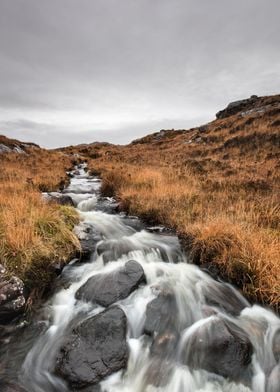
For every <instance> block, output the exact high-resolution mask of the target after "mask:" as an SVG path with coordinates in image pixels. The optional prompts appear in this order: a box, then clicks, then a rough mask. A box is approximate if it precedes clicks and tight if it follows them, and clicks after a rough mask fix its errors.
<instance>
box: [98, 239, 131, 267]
mask: <svg viewBox="0 0 280 392" xmlns="http://www.w3.org/2000/svg"><path fill="white" fill-rule="evenodd" d="M133 250H137V244H135V243H133V242H132V241H130V240H129V239H125V240H121V239H120V240H117V241H116V240H107V241H102V242H101V243H100V244H98V246H97V249H96V251H97V254H98V255H99V256H100V255H102V256H103V261H104V263H108V262H109V261H116V260H118V259H120V258H121V257H122V256H123V255H127V254H128V253H129V252H131V251H133Z"/></svg>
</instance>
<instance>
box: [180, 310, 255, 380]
mask: <svg viewBox="0 0 280 392" xmlns="http://www.w3.org/2000/svg"><path fill="white" fill-rule="evenodd" d="M252 354H253V346H252V344H251V342H250V340H249V338H248V336H247V334H246V333H245V332H244V331H243V330H242V329H241V328H240V327H238V326H236V325H235V324H234V323H232V322H230V321H228V320H224V319H222V318H220V317H217V316H212V317H211V318H209V320H208V321H207V322H205V323H204V324H202V325H201V326H200V327H198V328H197V329H196V330H195V331H194V332H193V333H192V335H191V336H190V337H188V340H187V342H186V346H185V349H184V350H183V354H182V358H183V361H184V362H185V363H186V364H187V365H188V366H191V367H193V368H195V369H199V368H201V369H205V370H207V371H208V372H211V373H215V374H219V375H220V376H223V377H226V378H230V379H233V380H237V381H240V380H242V379H243V378H246V374H247V372H248V371H249V370H250V366H249V365H250V363H251V357H252Z"/></svg>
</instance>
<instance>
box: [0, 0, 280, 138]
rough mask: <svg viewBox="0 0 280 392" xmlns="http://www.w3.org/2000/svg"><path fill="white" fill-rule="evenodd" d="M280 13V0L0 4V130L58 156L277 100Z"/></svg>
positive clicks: (16, 0) (14, 0) (19, 0)
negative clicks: (267, 97)
mask: <svg viewBox="0 0 280 392" xmlns="http://www.w3.org/2000/svg"><path fill="white" fill-rule="evenodd" d="M279 11H280V3H279V1H278V0H270V1H269V3H268V2H264V1H263V0H246V1H244V0H237V1H234V2H233V1H231V2H229V1H227V2H225V1H224V0H211V1H206V0H172V1H170V0H139V1H130V0H121V1H120V0H106V1H104V0H79V1H77V0H50V1H41V2H39V1H37V0H1V2H0V86H1V88H0V121H1V123H2V124H4V123H5V122H6V125H3V126H2V127H1V130H2V131H3V132H6V133H7V132H9V133H13V134H18V135H19V136H20V137H21V138H23V139H26V137H29V136H30V137H34V138H35V139H36V140H34V141H36V142H39V143H40V141H41V144H44V145H47V146H54V145H60V144H61V143H63V140H65V134H68V137H67V141H69V143H77V142H83V141H85V140H84V139H87V141H91V140H95V138H97V137H98V138H99V139H100V140H107V141H116V140H117V139H118V135H119V133H118V132H119V130H120V129H122V130H125V129H127V130H128V129H131V131H123V132H124V133H125V135H126V136H124V137H122V138H121V140H122V141H121V142H127V141H128V140H132V139H133V138H134V137H139V136H140V135H144V134H146V133H147V132H149V130H156V129H153V127H159V126H160V127H163V128H164V127H169V128H170V127H172V126H171V125H170V124H171V123H172V122H173V124H174V126H173V127H174V128H176V124H185V127H188V124H193V121H194V120H195V119H197V121H206V120H207V119H211V117H213V115H214V113H215V111H217V110H219V109H220V108H221V107H223V106H224V105H225V104H227V103H228V102H229V101H230V100H233V99H239V98H242V97H246V96H249V95H251V94H258V95H264V94H273V93H278V92H279V89H280V80H279V65H280V51H279V35H280V29H279V23H278V15H279ZM56 117H57V120H56ZM18 118H22V119H27V120H28V121H29V122H30V126H29V127H25V126H23V124H22V121H21V122H18V120H17V119H18ZM63 118H65V124H63ZM79 118H80V120H81V123H80V126H79ZM166 119H167V120H166ZM7 122H9V124H10V125H9V126H7ZM99 124H101V126H100V127H99ZM0 125H1V124H0ZM13 126H14V129H12V127H13ZM173 127H172V128H173ZM180 127H181V126H180ZM78 128H79V131H78ZM100 129H101V130H100ZM31 131H32V132H31ZM24 135H26V137H24Z"/></svg>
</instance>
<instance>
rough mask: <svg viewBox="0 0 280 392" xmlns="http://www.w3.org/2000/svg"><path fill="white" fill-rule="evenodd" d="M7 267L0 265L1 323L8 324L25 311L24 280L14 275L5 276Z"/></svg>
mask: <svg viewBox="0 0 280 392" xmlns="http://www.w3.org/2000/svg"><path fill="white" fill-rule="evenodd" d="M4 274H5V269H4V267H3V266H0V324H6V323H8V322H10V321H11V320H13V319H14V318H15V317H17V316H18V315H19V314H21V313H22V312H23V311H24V308H25V297H24V295H23V291H24V285H23V282H22V281H21V280H20V279H19V278H17V277H16V276H13V277H12V278H10V279H9V280H8V279H6V278H5V275H4Z"/></svg>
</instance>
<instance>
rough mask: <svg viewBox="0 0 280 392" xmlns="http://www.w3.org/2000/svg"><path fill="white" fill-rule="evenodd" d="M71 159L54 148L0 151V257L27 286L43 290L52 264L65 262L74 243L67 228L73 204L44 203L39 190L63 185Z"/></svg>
mask: <svg viewBox="0 0 280 392" xmlns="http://www.w3.org/2000/svg"><path fill="white" fill-rule="evenodd" d="M71 165H72V163H71V159H70V158H69V157H67V156H66V155H65V154H62V153H59V152H49V151H45V150H36V151H34V152H33V151H32V152H30V154H29V155H25V154H22V155H21V154H16V153H9V154H5V155H1V174H0V263H1V264H3V265H5V267H6V268H7V271H8V275H13V274H16V275H17V276H19V277H20V278H22V279H23V281H24V282H25V284H26V286H27V288H28V289H30V290H34V289H35V290H36V291H39V292H43V291H44V290H45V289H46V288H47V287H48V286H49V284H50V282H51V280H52V279H53V278H54V276H55V268H54V266H55V264H56V263H60V264H63V263H66V262H67V261H68V260H69V258H70V257H71V255H73V254H74V253H75V252H76V251H77V249H79V243H78V240H77V238H76V237H75V236H74V234H73V233H72V229H73V226H74V225H75V224H76V223H77V222H78V215H77V213H76V211H75V209H73V208H71V207H68V206H59V205H56V204H52V203H46V202H45V201H44V200H43V199H42V195H41V190H55V189H57V188H58V187H60V186H63V184H64V183H65V182H66V181H67V178H66V177H65V171H66V169H69V168H70V167H71Z"/></svg>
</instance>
